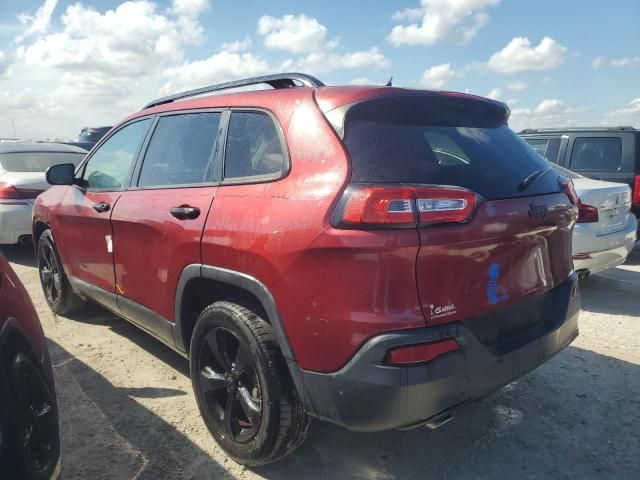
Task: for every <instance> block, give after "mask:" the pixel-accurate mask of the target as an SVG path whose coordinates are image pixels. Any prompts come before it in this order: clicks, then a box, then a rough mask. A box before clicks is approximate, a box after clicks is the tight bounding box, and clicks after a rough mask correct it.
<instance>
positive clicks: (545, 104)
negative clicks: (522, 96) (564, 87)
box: [533, 98, 567, 115]
mask: <svg viewBox="0 0 640 480" xmlns="http://www.w3.org/2000/svg"><path fill="white" fill-rule="evenodd" d="M566 108H567V107H566V105H565V103H564V102H562V101H560V100H557V99H555V98H545V99H544V100H543V101H542V102H540V104H538V106H537V107H536V108H535V109H534V111H533V112H534V113H536V114H538V115H554V114H558V113H562V112H563V111H565V110H566Z"/></svg>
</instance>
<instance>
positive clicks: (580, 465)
mask: <svg viewBox="0 0 640 480" xmlns="http://www.w3.org/2000/svg"><path fill="white" fill-rule="evenodd" d="M4 253H5V255H6V256H7V257H8V258H9V260H10V261H11V263H12V264H13V267H14V268H15V270H16V271H17V273H18V275H19V276H20V277H21V279H22V281H23V282H24V283H25V285H26V287H27V289H28V290H29V292H30V293H31V296H32V298H33V301H34V303H35V304H36V307H37V309H38V311H39V313H40V318H41V321H42V323H43V326H44V330H45V333H46V335H47V337H48V338H49V342H50V348H51V354H52V358H53V362H54V370H55V375H56V383H57V390H58V398H59V403H60V409H61V430H62V443H63V478H64V479H65V480H71V479H82V480H84V479H119V480H120V479H154V480H155V479H160V478H168V479H174V478H175V479H214V478H215V479H224V478H252V479H253V478H265V479H274V480H275V479H285V478H286V479H296V480H297V479H307V478H309V479H311V478H313V479H334V478H336V479H360V478H362V479H365V478H366V479H427V478H454V479H480V478H518V479H547V478H579V479H588V478H615V479H633V480H637V479H638V478H640V251H638V249H636V252H635V253H634V254H633V255H632V256H631V257H630V258H629V261H628V262H627V264H625V265H623V266H621V267H618V268H616V269H614V270H611V271H608V272H606V273H604V274H601V275H596V276H593V277H591V278H589V279H587V280H586V281H584V282H583V283H582V285H581V290H582V299H583V312H582V313H581V317H580V330H581V334H580V336H579V337H578V339H577V340H576V341H575V342H574V343H573V344H572V345H571V346H570V347H569V348H567V349H566V350H564V351H563V352H561V353H560V354H559V355H557V356H556V357H555V358H553V359H552V360H551V361H549V362H548V363H547V364H545V365H543V366H542V367H540V368H538V369H537V370H535V371H534V372H532V373H530V374H529V375H527V376H526V377H524V378H522V379H520V380H519V381H517V382H514V383H512V384H511V385H508V386H507V387H505V388H503V389H502V390H501V391H499V392H497V393H496V394H494V395H492V396H490V397H489V398H487V399H485V400H483V401H481V402H477V403H475V404H472V405H469V406H468V407H466V408H464V409H462V410H461V411H459V413H458V414H457V415H456V417H455V419H454V421H452V422H450V423H448V424H446V425H444V426H443V427H441V428H440V429H438V430H436V431H428V430H427V429H422V428H421V429H416V430H411V431H407V432H396V431H393V432H387V433H382V434H358V433H351V432H348V431H345V430H342V429H340V428H338V427H334V426H332V425H329V424H325V423H320V422H315V424H314V425H313V426H312V430H311V433H310V435H309V438H308V439H307V442H306V443H305V444H304V445H303V446H302V447H301V448H300V449H299V450H298V451H297V452H296V453H295V454H293V455H291V456H290V457H288V458H286V459H285V460H283V461H281V462H279V463H277V464H275V465H272V466H268V467H262V468H259V469H245V468H244V467H242V466H240V465H238V464H236V463H235V462H233V461H232V460H230V459H228V458H227V457H226V456H225V455H224V453H223V452H222V451H221V450H220V449H219V448H217V446H216V445H215V443H214V442H213V440H212V439H211V438H210V436H209V434H208V432H207V430H206V428H205V426H204V424H203V422H202V420H201V418H200V415H199V413H198V410H197V407H196V403H195V399H194V397H193V394H192V392H191V384H190V380H189V376H188V370H189V369H188V363H187V361H186V360H185V359H183V358H182V357H180V356H179V355H177V354H176V353H174V352H173V351H171V350H170V349H168V348H167V347H164V346H163V345H162V344H160V343H159V342H158V341H156V340H154V339H153V338H152V337H150V336H148V335H147V334H145V333H143V332H141V331H139V330H138V329H136V328H135V327H133V326H131V325H130V324H128V323H127V322H125V321H123V320H121V319H118V318H117V317H114V316H113V315H112V314H110V313H108V312H106V311H105V310H102V309H100V308H98V307H91V308H90V309H89V310H88V311H86V312H84V313H83V314H82V315H81V316H77V317H75V318H73V319H67V318H62V317H55V316H54V315H53V314H52V313H51V312H50V310H49V309H48V307H47V305H46V303H45V301H44V298H43V296H42V292H41V290H40V285H39V281H38V276H37V270H36V269H35V268H34V260H33V258H32V254H31V250H30V249H29V248H24V247H20V248H18V247H12V248H5V249H4Z"/></svg>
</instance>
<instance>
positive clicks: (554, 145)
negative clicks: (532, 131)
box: [525, 138, 560, 163]
mask: <svg viewBox="0 0 640 480" xmlns="http://www.w3.org/2000/svg"><path fill="white" fill-rule="evenodd" d="M525 142H527V143H528V144H529V145H531V148H533V149H534V150H535V151H536V152H537V153H539V154H540V155H541V156H543V157H544V158H546V159H547V160H549V161H550V162H553V163H558V153H560V139H559V138H525Z"/></svg>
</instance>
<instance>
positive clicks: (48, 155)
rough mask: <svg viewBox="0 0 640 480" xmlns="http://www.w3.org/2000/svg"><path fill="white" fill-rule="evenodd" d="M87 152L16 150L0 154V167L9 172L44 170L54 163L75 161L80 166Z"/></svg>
mask: <svg viewBox="0 0 640 480" xmlns="http://www.w3.org/2000/svg"><path fill="white" fill-rule="evenodd" d="M85 155H86V153H73V152H15V153H4V154H2V155H0V167H1V168H2V169H3V170H5V171H7V172H44V171H45V170H46V169H47V168H49V167H51V166H52V165H59V164H61V163H73V164H74V165H75V166H78V165H79V164H80V162H81V161H82V159H83V158H84V157H85Z"/></svg>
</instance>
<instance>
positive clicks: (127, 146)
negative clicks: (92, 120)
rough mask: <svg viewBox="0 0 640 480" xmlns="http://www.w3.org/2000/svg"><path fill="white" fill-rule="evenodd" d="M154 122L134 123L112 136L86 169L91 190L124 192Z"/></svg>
mask: <svg viewBox="0 0 640 480" xmlns="http://www.w3.org/2000/svg"><path fill="white" fill-rule="evenodd" d="M150 122H151V120H150V119H148V118H145V119H144V120H140V121H138V122H135V123H130V124H129V125H126V126H125V127H123V128H121V129H120V130H118V131H117V132H115V133H114V134H113V135H111V136H110V137H109V138H108V139H107V140H106V141H105V142H104V143H103V144H102V145H100V147H98V150H96V151H95V153H94V154H93V155H92V156H91V158H90V159H89V160H88V161H87V163H86V164H85V166H84V174H83V176H82V178H83V179H84V181H85V183H86V186H87V188H92V189H98V190H111V189H114V190H118V189H120V188H124V187H125V186H126V185H125V183H126V181H127V179H128V177H129V172H130V170H131V167H132V165H133V161H134V159H135V157H136V154H137V153H138V149H139V148H140V145H141V144H142V141H143V140H144V137H145V136H146V133H147V130H148V129H149V124H150Z"/></svg>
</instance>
